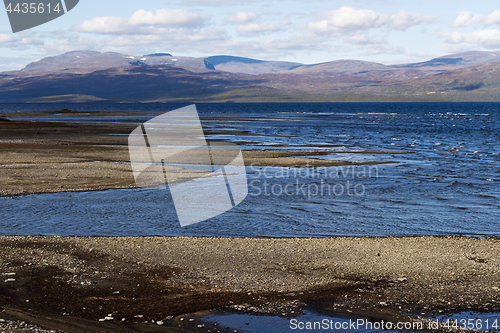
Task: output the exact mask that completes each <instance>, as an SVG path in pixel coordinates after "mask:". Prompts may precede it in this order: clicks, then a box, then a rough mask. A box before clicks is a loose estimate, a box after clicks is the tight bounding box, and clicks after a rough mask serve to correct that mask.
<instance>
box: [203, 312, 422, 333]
mask: <svg viewBox="0 0 500 333" xmlns="http://www.w3.org/2000/svg"><path fill="white" fill-rule="evenodd" d="M199 319H200V320H202V321H204V322H206V323H207V324H210V323H217V326H218V327H231V328H232V329H235V330H237V331H238V332H242V333H276V332H360V333H375V332H381V331H382V332H388V333H392V332H401V331H400V330H399V331H398V330H393V329H381V328H382V327H384V328H387V327H391V324H389V325H387V323H384V325H385V326H380V325H381V322H376V321H371V320H369V319H366V318H361V317H355V316H340V315H331V314H328V315H326V314H320V313H318V312H315V311H311V310H306V311H304V314H303V315H300V316H297V317H295V318H286V317H277V316H264V315H248V314H239V313H231V314H210V315H205V316H201V317H200V318H199ZM396 325H397V323H394V326H396ZM402 325H404V323H402ZM407 325H410V324H409V323H408V324H407ZM401 327H403V326H401ZM408 327H411V326H408ZM377 328H378V329H377ZM404 332H407V333H414V332H417V331H413V330H405V331H404ZM420 332H422V331H420Z"/></svg>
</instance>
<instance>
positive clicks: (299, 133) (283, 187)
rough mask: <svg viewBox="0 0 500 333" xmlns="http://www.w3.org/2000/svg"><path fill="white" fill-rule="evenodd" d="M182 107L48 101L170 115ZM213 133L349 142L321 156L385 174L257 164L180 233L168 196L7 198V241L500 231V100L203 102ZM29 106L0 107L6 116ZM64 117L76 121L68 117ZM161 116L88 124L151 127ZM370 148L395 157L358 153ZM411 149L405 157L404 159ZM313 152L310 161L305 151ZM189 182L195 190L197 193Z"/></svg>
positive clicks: (253, 143)
mask: <svg viewBox="0 0 500 333" xmlns="http://www.w3.org/2000/svg"><path fill="white" fill-rule="evenodd" d="M180 106H183V105H181V104H109V103H108V104H99V103H87V104H56V105H50V104H48V105H47V104H37V105H32V107H33V108H35V109H44V108H45V109H60V108H69V109H72V110H82V111H92V110H109V109H117V110H128V111H130V110H151V111H168V110H172V109H175V108H178V107H180ZM197 108H198V111H199V113H200V117H201V119H202V120H203V126H204V128H205V129H220V128H226V129H231V130H238V131H247V132H248V133H250V134H252V135H247V136H227V135H226V136H219V135H210V136H209V137H210V138H211V139H222V138H224V139H229V140H235V141H236V140H239V141H248V142H246V143H244V144H243V146H244V148H259V149H260V148H263V146H264V147H266V148H271V147H273V146H278V147H276V148H278V149H282V148H283V147H281V145H282V146H285V147H287V146H288V147H304V146H305V145H313V146H316V147H317V149H324V147H322V146H325V145H341V147H335V148H332V153H331V154H328V155H323V156H312V157H314V158H321V159H328V160H344V161H353V162H356V161H357V162H366V161H383V162H391V163H390V164H379V165H377V166H361V167H343V168H318V169H315V171H314V172H312V170H313V169H308V168H301V169H293V168H292V169H287V168H269V167H268V168H257V167H251V166H248V167H247V178H248V183H249V195H248V197H247V198H246V199H245V200H244V201H243V202H242V203H241V204H240V205H238V206H237V207H235V208H233V209H232V210H230V211H228V212H226V213H224V214H222V215H220V216H218V217H215V218H212V219H210V220H207V221H205V222H202V223H198V224H195V225H191V226H188V227H185V228H181V227H180V226H179V224H178V222H177V218H176V214H175V208H174V206H173V204H172V198H171V197H170V195H169V192H168V190H163V191H160V190H144V189H134V190H108V191H103V192H83V193H58V194H43V195H30V196H23V197H18V198H0V234H9V235H13V234H19V235H32V234H44V235H199V236H202V235H206V236H232V237H245V236H247V237H295V236H298V237H310V236H312V237H322V236H364V235H369V236H404V235H406V236H407V235H470V236H476V235H495V236H499V235H500V228H499V227H500V224H499V221H500V200H499V199H500V163H499V162H500V145H499V143H500V103H352V104H349V103H317V104H315V103H303V104H273V103H263V104H258V103H257V104H198V105H197ZM26 110H29V106H26V105H21V106H20V105H12V104H8V105H6V104H3V105H0V111H4V112H5V111H19V114H22V112H24V111H26ZM62 117H64V118H63V119H66V120H68V121H75V119H73V120H71V119H72V118H70V117H67V116H66V115H63V116H62ZM151 117H152V116H147V115H146V116H144V115H141V116H135V115H132V116H130V117H122V116H120V117H119V118H116V119H115V118H113V117H105V118H100V117H95V116H89V117H87V118H85V117H83V118H79V120H78V121H86V122H109V121H120V122H129V123H142V122H144V121H147V120H148V119H150V118H151ZM360 150H383V151H389V152H390V151H394V153H387V154H374V153H369V154H359V153H355V152H356V151H360ZM398 151H404V152H406V153H405V154H396V152H398ZM304 156H307V153H305V154H304ZM186 186H188V185H186Z"/></svg>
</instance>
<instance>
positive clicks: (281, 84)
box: [0, 51, 500, 102]
mask: <svg viewBox="0 0 500 333" xmlns="http://www.w3.org/2000/svg"><path fill="white" fill-rule="evenodd" d="M103 100H112V101H140V102H152V101H160V102H165V101H190V102H196V101H204V102H210V101H220V102H223V101H253V102H258V101H262V102H265V101H276V102H280V101H281V102H286V101H500V52H466V53H459V54H453V55H448V56H444V57H439V58H435V59H432V60H429V61H425V62H420V63H414V64H401V65H391V66H387V65H383V64H380V63H375V62H368V61H358V60H337V61H332V62H326V63H321V64H313V65H304V64H300V63H293V62H283V61H265V60H257V59H251V58H244V57H233V56H228V55H221V56H211V57H206V58H193V57H182V56H172V55H170V54H168V53H157V54H149V55H145V56H142V57H136V56H131V55H125V54H120V53H114V52H106V53H100V52H95V51H75V52H68V53H65V54H62V55H59V56H55V57H48V58H45V59H42V60H39V61H36V62H34V63H31V64H29V65H27V66H26V67H25V68H23V69H22V70H20V71H10V72H3V73H0V102H54V101H70V102H84V101H103Z"/></svg>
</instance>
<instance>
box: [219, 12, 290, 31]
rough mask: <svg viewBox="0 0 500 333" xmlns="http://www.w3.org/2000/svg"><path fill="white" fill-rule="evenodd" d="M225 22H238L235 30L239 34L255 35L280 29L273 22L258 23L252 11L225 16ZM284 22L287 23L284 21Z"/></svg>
mask: <svg viewBox="0 0 500 333" xmlns="http://www.w3.org/2000/svg"><path fill="white" fill-rule="evenodd" d="M225 22H227V23H232V24H239V25H238V28H237V29H236V31H237V32H238V34H239V35H240V36H247V37H249V36H256V35H261V34H266V33H270V32H275V31H278V30H280V27H279V26H278V25H276V24H274V23H271V24H269V23H259V22H258V17H257V14H256V13H254V12H244V11H239V12H237V13H236V14H235V15H232V16H229V17H227V18H226V19H225ZM284 24H287V23H286V22H284Z"/></svg>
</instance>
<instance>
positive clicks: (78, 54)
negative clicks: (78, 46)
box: [21, 51, 215, 75]
mask: <svg viewBox="0 0 500 333" xmlns="http://www.w3.org/2000/svg"><path fill="white" fill-rule="evenodd" d="M143 65H172V66H179V67H193V68H201V69H212V70H214V69H215V68H214V66H213V65H212V64H211V63H210V62H208V61H206V60H205V59H203V58H191V57H173V56H172V55H170V54H169V53H156V54H150V55H146V56H143V57H137V56H132V55H127V54H121V53H116V52H105V53H101V52H97V51H74V52H67V53H64V54H62V55H59V56H55V57H47V58H44V59H42V60H39V61H35V62H32V63H31V64H29V65H27V66H26V67H25V68H23V69H22V70H21V72H22V73H23V74H29V75H36V74H44V73H55V72H60V71H65V72H72V73H91V72H93V71H96V70H101V69H107V68H116V67H125V66H143Z"/></svg>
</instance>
